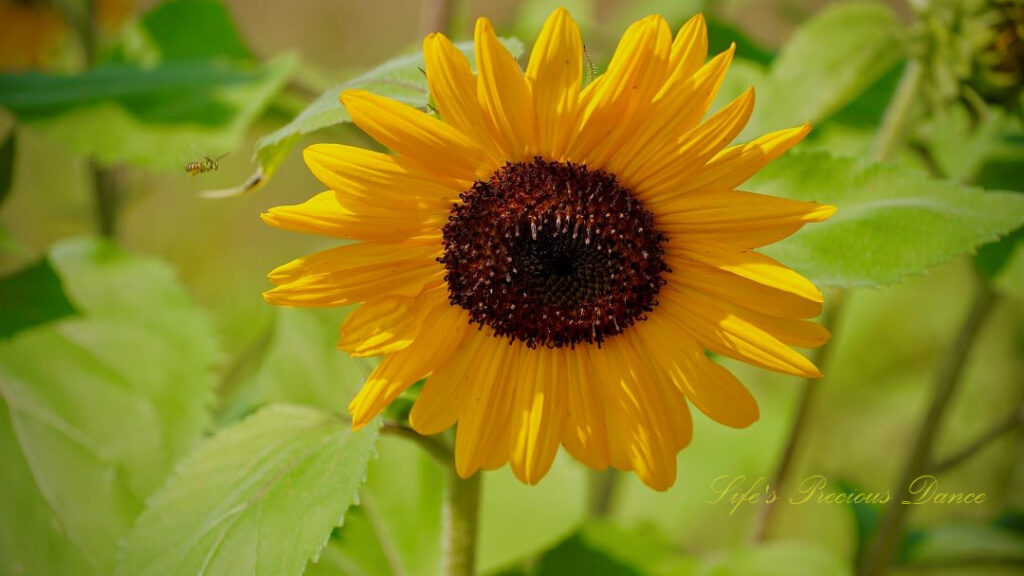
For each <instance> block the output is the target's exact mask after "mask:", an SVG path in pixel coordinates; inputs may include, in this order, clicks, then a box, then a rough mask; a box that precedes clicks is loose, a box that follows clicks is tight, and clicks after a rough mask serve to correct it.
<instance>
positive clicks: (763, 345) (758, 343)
mask: <svg viewBox="0 0 1024 576" xmlns="http://www.w3.org/2000/svg"><path fill="white" fill-rule="evenodd" d="M666 288H668V289H667V290H664V291H663V292H662V294H661V298H662V299H663V302H662V306H665V313H666V314H667V315H668V316H667V317H670V318H672V319H673V320H674V321H675V322H676V324H677V325H678V326H679V327H681V328H682V329H684V330H686V331H687V332H689V333H690V335H691V336H693V338H694V339H695V340H697V341H698V342H700V344H701V345H702V346H704V347H705V348H707V349H708V350H711V351H712V352H715V353H716V354H723V355H725V356H729V357H730V358H735V359H737V360H740V361H743V362H747V363H749V364H753V365H755V366H760V367H762V368H767V369H768V370H774V371H776V372H782V373H784V374H793V375H795V376H803V377H805V378H820V377H821V371H820V370H818V368H817V367H816V366H815V365H814V364H813V363H812V362H811V361H810V360H808V359H806V358H804V357H803V356H802V355H800V354H799V353H798V352H796V351H795V350H793V349H792V348H790V347H789V346H786V345H785V344H784V343H782V342H781V341H779V339H778V338H776V337H775V336H772V335H771V334H769V333H768V332H766V331H765V330H763V329H761V328H759V327H758V326H756V325H754V324H752V323H751V322H749V321H747V320H745V319H743V318H742V317H740V316H738V315H736V314H735V313H732V312H730V311H729V310H727V309H724V308H723V307H721V306H720V305H718V303H717V302H716V301H715V300H714V299H713V298H708V297H706V296H703V295H701V294H700V293H699V292H695V291H690V290H687V289H686V288H671V287H666Z"/></svg>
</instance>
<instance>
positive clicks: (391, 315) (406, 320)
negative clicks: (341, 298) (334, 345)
mask: <svg viewBox="0 0 1024 576" xmlns="http://www.w3.org/2000/svg"><path fill="white" fill-rule="evenodd" d="M448 305H449V304H448V297H447V291H446V290H443V289H436V290H428V291H426V292H424V293H423V294H420V295H419V296H417V297H415V298H410V297H407V296H384V297H381V298H374V299H372V300H369V301H367V302H366V303H364V304H363V305H362V306H360V307H359V308H356V309H355V310H354V311H353V312H352V313H351V314H349V315H348V318H346V319H345V322H344V323H342V325H341V337H340V339H339V340H338V348H341V349H342V350H344V351H345V352H347V353H348V355H349V356H354V357H365V356H381V355H384V354H390V353H392V352H397V351H399V350H404V349H405V348H408V347H409V345H410V344H412V342H413V341H414V340H415V338H416V334H418V333H419V331H420V328H421V327H422V326H423V323H424V322H425V321H426V319H427V316H429V315H430V313H431V312H433V311H434V309H436V308H438V307H441V306H448Z"/></svg>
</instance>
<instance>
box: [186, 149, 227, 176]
mask: <svg viewBox="0 0 1024 576" xmlns="http://www.w3.org/2000/svg"><path fill="white" fill-rule="evenodd" d="M225 156H227V154H221V155H220V156H217V157H216V158H210V157H209V156H203V159H202V160H196V161H194V162H189V163H188V164H185V173H186V174H188V175H189V176H195V175H196V174H202V173H203V172H213V171H214V170H216V169H217V168H219V167H220V164H219V163H220V161H221V160H222V159H223V158H224V157H225Z"/></svg>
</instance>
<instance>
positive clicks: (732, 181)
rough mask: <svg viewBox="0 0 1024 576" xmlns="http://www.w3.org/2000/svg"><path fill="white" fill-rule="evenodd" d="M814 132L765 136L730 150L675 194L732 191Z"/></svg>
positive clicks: (800, 129) (797, 130)
mask: <svg viewBox="0 0 1024 576" xmlns="http://www.w3.org/2000/svg"><path fill="white" fill-rule="evenodd" d="M810 131H811V125H810V124H804V125H803V126H798V127H796V128H789V129H786V130H779V131H777V132H771V133H769V134H765V135H764V136H761V137H760V138H757V139H756V140H753V141H751V142H748V143H746V144H739V145H736V146H732V147H730V148H726V149H725V150H722V151H721V152H719V153H718V154H716V155H715V156H714V158H712V159H711V160H710V161H708V163H707V164H706V165H705V166H704V167H703V168H701V169H700V171H699V172H697V173H696V174H694V175H693V177H692V178H690V179H688V180H686V181H685V182H680V183H679V187H678V188H676V189H675V192H674V194H685V193H687V192H692V191H695V190H701V189H708V190H731V189H733V188H735V187H737V186H739V185H740V184H743V183H744V182H746V181H747V179H748V178H750V177H751V176H753V175H754V174H756V173H757V171H758V170H760V169H761V168H764V167H765V166H766V165H767V164H768V163H769V162H771V161H772V160H774V159H776V158H778V157H779V156H781V155H782V154H784V153H785V152H786V151H787V150H789V149H790V148H792V147H793V146H796V144H797V143H799V142H800V141H801V140H803V139H804V136H807V134H808V133H809V132H810Z"/></svg>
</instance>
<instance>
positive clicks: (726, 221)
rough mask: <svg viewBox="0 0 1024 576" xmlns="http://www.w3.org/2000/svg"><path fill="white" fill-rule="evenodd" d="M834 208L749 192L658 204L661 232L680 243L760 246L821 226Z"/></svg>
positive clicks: (704, 195) (698, 195)
mask: <svg viewBox="0 0 1024 576" xmlns="http://www.w3.org/2000/svg"><path fill="white" fill-rule="evenodd" d="M835 211H836V208H835V206H828V205H823V204H818V203H817V202H801V201H798V200H789V199H786V198H779V197H777V196H768V195H765V194H754V193H751V192H740V191H726V192H702V193H693V194H686V195H684V196H679V197H677V198H676V199H674V200H671V201H666V202H662V203H659V209H658V229H659V230H661V231H663V232H665V233H667V234H668V235H669V237H670V238H672V239H675V238H677V237H678V238H679V241H680V243H683V244H685V243H690V242H698V243H706V242H709V241H711V242H716V241H720V242H724V243H726V244H730V245H734V246H740V247H743V248H757V247H760V246H764V245H766V244H771V243H773V242H777V241H779V240H781V239H782V238H785V237H787V236H789V235H790V234H793V233H794V232H796V231H797V230H799V229H800V228H801V227H803V225H804V224H806V223H808V222H821V221H823V220H826V219H827V218H828V217H829V216H831V215H832V214H834V213H835Z"/></svg>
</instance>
